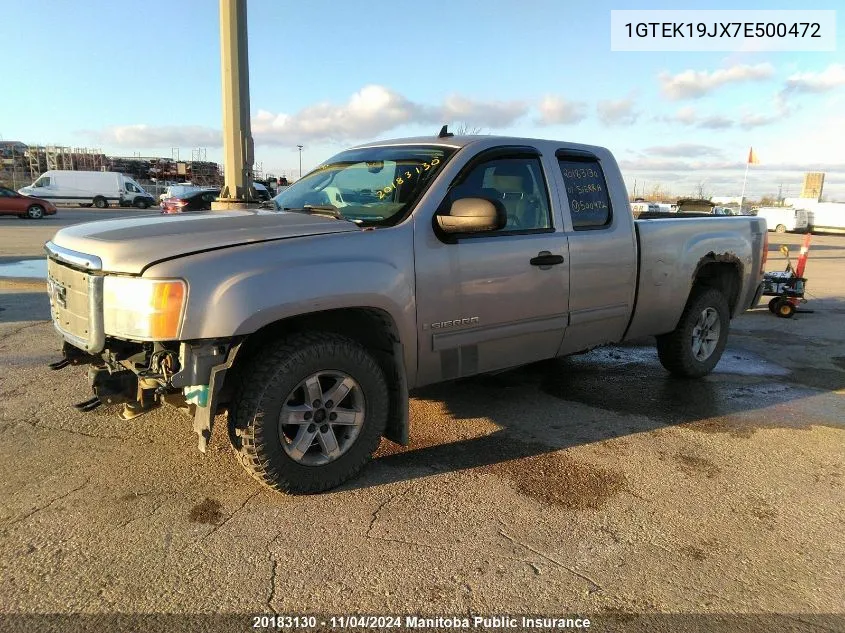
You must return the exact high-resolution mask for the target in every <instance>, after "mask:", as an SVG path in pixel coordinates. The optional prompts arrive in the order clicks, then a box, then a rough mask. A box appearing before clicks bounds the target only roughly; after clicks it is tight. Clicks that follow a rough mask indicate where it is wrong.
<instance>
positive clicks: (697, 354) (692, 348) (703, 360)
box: [657, 288, 730, 378]
mask: <svg viewBox="0 0 845 633" xmlns="http://www.w3.org/2000/svg"><path fill="white" fill-rule="evenodd" d="M729 325H730V309H729V307H728V302H727V300H726V299H725V296H724V295H723V294H722V293H721V292H720V291H719V290H716V289H715V288H695V289H693V291H692V294H691V295H690V298H689V301H687V305H686V308H684V313H683V314H682V315H681V319H680V321H678V326H677V327H676V328H675V330H674V331H673V332H670V333H668V334H662V335H660V336H658V337H657V354H658V356H659V357H660V363H661V364H662V365H663V367H665V368H666V369H667V370H668V371H669V372H670V373H672V374H675V375H676V376H682V377H685V378H700V377H701V376H706V375H707V374H709V373H710V372H711V371H713V368H714V367H715V366H716V364H717V363H718V362H719V359H720V358H721V357H722V352H724V350H725V345H726V344H727V342H728V327H729Z"/></svg>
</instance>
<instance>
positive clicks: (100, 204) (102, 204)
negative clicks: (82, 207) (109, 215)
mask: <svg viewBox="0 0 845 633" xmlns="http://www.w3.org/2000/svg"><path fill="white" fill-rule="evenodd" d="M94 206H95V207H97V208H98V209H105V208H106V207H108V206H109V201H108V200H106V199H105V198H103V197H102V196H97V197H96V198H94Z"/></svg>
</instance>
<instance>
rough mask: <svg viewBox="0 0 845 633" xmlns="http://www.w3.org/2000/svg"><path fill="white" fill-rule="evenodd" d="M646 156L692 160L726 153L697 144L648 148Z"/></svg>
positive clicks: (716, 148)
mask: <svg viewBox="0 0 845 633" xmlns="http://www.w3.org/2000/svg"><path fill="white" fill-rule="evenodd" d="M645 152H646V154H651V155H653V156H669V157H680V158H691V157H698V156H722V154H724V152H723V151H722V150H721V149H719V148H718V147H712V146H710V145H700V144H697V143H677V144H675V145H656V146H654V147H647V148H646V149H645Z"/></svg>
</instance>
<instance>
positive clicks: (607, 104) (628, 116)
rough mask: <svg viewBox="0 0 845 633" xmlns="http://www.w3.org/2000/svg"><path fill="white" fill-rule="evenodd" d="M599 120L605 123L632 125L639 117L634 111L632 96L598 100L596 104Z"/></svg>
mask: <svg viewBox="0 0 845 633" xmlns="http://www.w3.org/2000/svg"><path fill="white" fill-rule="evenodd" d="M596 112H597V113H598V117H599V121H601V122H602V123H604V124H606V125H632V124H633V123H634V122H635V121H636V120H637V117H639V113H638V112H636V111H634V98H633V97H628V98H626V99H618V100H616V101H613V100H608V101H599V102H598V103H597V104H596Z"/></svg>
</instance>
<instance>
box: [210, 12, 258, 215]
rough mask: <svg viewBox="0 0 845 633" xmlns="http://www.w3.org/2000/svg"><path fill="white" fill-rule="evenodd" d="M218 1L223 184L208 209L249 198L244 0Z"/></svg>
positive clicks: (250, 159) (236, 205)
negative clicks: (217, 196) (218, 195)
mask: <svg viewBox="0 0 845 633" xmlns="http://www.w3.org/2000/svg"><path fill="white" fill-rule="evenodd" d="M219 2H220V61H221V75H222V92H223V164H224V177H225V184H224V186H223V190H222V191H221V192H220V197H219V198H218V199H217V200H216V201H215V202H214V204H212V209H215V210H225V209H232V208H243V206H244V205H245V204H246V202H247V201H248V200H250V199H251V198H252V165H253V163H254V162H255V159H254V157H253V156H254V154H253V142H252V131H251V128H250V120H249V57H248V51H247V29H246V25H247V15H246V0H219Z"/></svg>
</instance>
